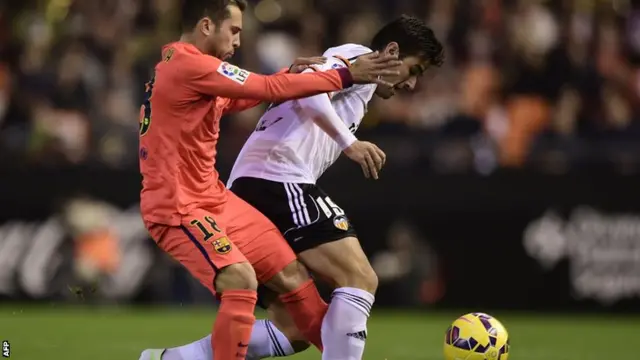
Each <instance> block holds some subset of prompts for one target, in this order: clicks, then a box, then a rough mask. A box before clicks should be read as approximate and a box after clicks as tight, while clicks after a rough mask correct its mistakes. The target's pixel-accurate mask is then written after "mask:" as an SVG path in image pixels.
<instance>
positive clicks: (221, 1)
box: [181, 0, 247, 30]
mask: <svg viewBox="0 0 640 360" xmlns="http://www.w3.org/2000/svg"><path fill="white" fill-rule="evenodd" d="M229 6H237V7H238V8H239V9H240V11H244V10H245V9H246V8H247V1H246V0H182V18H181V20H182V30H192V29H193V28H194V27H195V26H196V24H198V21H200V20H201V19H202V18H204V17H209V18H211V20H213V21H214V22H216V23H219V22H221V21H222V20H224V19H227V18H228V17H229V16H230V13H229V8H228V7H229Z"/></svg>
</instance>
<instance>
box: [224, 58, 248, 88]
mask: <svg viewBox="0 0 640 360" xmlns="http://www.w3.org/2000/svg"><path fill="white" fill-rule="evenodd" d="M218 72H219V73H220V74H222V75H224V76H225V77H228V78H229V79H231V80H233V81H235V82H237V83H238V84H240V85H244V83H245V82H247V79H248V78H249V75H250V74H251V73H250V72H248V71H247V70H244V69H240V68H239V67H237V66H235V65H231V64H229V63H227V62H223V63H222V64H220V67H219V68H218Z"/></svg>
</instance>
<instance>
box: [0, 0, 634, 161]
mask: <svg viewBox="0 0 640 360" xmlns="http://www.w3.org/2000/svg"><path fill="white" fill-rule="evenodd" d="M249 3H250V8H249V9H248V11H247V12H246V14H245V18H244V20H245V24H244V31H243V35H242V48H241V51H239V52H238V53H237V55H236V57H235V58H234V59H233V62H235V63H237V64H238V65H241V66H243V67H245V68H247V69H249V70H252V71H256V72H261V73H273V72H275V71H277V70H278V69H280V68H282V67H285V66H288V64H289V63H290V62H291V61H292V60H293V59H294V58H295V57H297V56H312V55H318V54H321V53H322V52H323V51H324V49H326V48H327V47H330V46H333V45H336V44H341V43H346V42H355V43H361V44H365V45H367V44H369V42H370V40H371V38H372V36H373V34H375V32H376V31H377V29H378V28H379V27H380V26H381V25H382V24H384V23H385V22H386V21H388V20H390V19H392V18H393V17H395V16H397V15H399V14H402V13H407V14H411V15H414V16H418V17H421V18H424V19H425V20H426V21H427V22H428V23H429V24H430V25H431V26H432V28H433V29H434V30H435V32H436V34H438V36H439V38H440V39H441V40H442V41H443V42H444V43H446V62H445V65H444V66H443V67H442V68H440V69H437V71H435V72H434V73H433V74H429V76H427V77H425V78H424V79H422V81H421V83H420V84H419V87H418V89H417V91H416V93H415V94H411V95H408V94H407V95H405V94H402V95H399V96H397V97H395V98H393V99H391V100H387V101H382V100H379V99H377V100H376V101H375V104H374V106H371V107H370V109H369V112H368V114H367V119H366V121H365V122H364V124H363V130H362V131H363V132H365V134H364V135H363V136H372V137H389V138H391V137H398V138H402V137H403V136H405V135H408V134H410V135H412V136H411V139H413V140H412V141H415V142H417V143H419V142H420V141H421V139H422V141H433V142H435V143H438V144H442V146H441V147H439V148H438V149H437V150H439V151H435V153H436V154H442V157H443V158H444V159H445V161H449V160H446V159H450V161H456V159H458V158H459V157H458V156H455V155H452V154H457V153H460V152H461V153H463V154H465V153H469V154H471V155H469V157H470V158H475V159H476V160H477V159H478V157H482V156H484V158H490V159H492V160H490V161H489V160H487V161H485V165H486V164H487V163H491V164H494V165H492V166H493V167H496V166H506V167H522V166H544V167H545V168H550V169H556V170H558V171H562V169H565V170H566V169H567V168H570V167H571V166H570V165H575V166H580V165H589V164H593V163H609V164H610V165H612V168H613V169H616V170H619V171H623V172H624V171H626V172H633V171H640V148H639V144H640V141H639V140H640V122H639V121H638V120H639V119H638V117H639V115H640V101H639V100H640V98H639V95H640V72H639V71H638V70H640V67H639V65H640V1H636V0H546V1H545V0H421V1H416V0H351V1H343V0H253V1H249ZM178 5H179V0H91V1H87V0H84V1H82V0H19V1H18V0H3V1H2V2H0V158H1V159H3V161H4V162H14V163H17V162H19V163H21V164H37V165H41V166H57V165H59V164H69V163H71V164H84V163H90V164H100V165H106V166H112V167H134V166H136V164H137V151H136V147H137V134H138V112H139V106H140V104H141V102H142V100H141V98H142V96H143V93H144V83H145V82H146V81H147V80H148V78H149V74H150V69H151V68H152V67H153V65H154V63H155V62H156V61H157V60H158V58H159V56H160V48H161V46H162V45H163V44H164V43H167V42H170V41H172V40H175V39H177V38H178V36H179V33H178V26H177V24H178V19H177V18H178V16H179V7H178ZM263 109H264V108H258V109H254V110H250V111H246V112H244V113H242V114H239V115H237V116H235V117H234V118H233V119H228V120H225V121H224V124H223V125H224V127H223V131H224V132H225V136H226V137H229V138H233V139H237V141H239V142H241V141H242V140H243V139H244V138H245V137H246V136H247V134H248V133H249V132H250V131H251V130H252V129H253V127H254V125H255V123H256V122H257V119H258V118H259V116H260V114H261V111H262V110H263ZM416 134H419V135H421V134H423V135H424V136H416ZM479 144H480V145H479ZM419 145H420V144H416V146H419ZM483 154H484V155H483ZM221 156H225V152H224V151H223V152H221ZM230 156H233V155H230ZM463 157H464V156H463ZM475 163H476V164H478V161H475ZM541 164H543V165H541ZM478 166H479V165H478ZM492 166H489V167H492ZM486 167H487V166H485V168H486ZM476 170H478V168H477V169H476Z"/></svg>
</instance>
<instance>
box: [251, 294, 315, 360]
mask: <svg viewBox="0 0 640 360" xmlns="http://www.w3.org/2000/svg"><path fill="white" fill-rule="evenodd" d="M258 294H259V295H258V298H259V301H260V305H261V306H262V307H264V308H266V310H267V314H268V316H267V319H264V320H258V321H256V325H255V326H254V327H253V333H252V334H251V343H250V344H249V350H248V351H247V360H258V359H264V358H268V357H283V356H289V355H293V354H295V353H299V352H302V351H304V350H306V349H308V348H309V343H308V342H307V341H306V339H305V338H304V335H302V333H301V332H300V330H298V327H297V326H296V323H295V322H294V321H293V319H292V318H291V315H290V313H289V311H287V308H286V307H285V306H284V304H282V303H281V302H280V301H279V300H278V295H277V294H276V293H275V292H273V291H271V290H269V289H267V288H266V287H264V286H259V287H258Z"/></svg>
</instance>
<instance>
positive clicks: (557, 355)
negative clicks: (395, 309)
mask: <svg viewBox="0 0 640 360" xmlns="http://www.w3.org/2000/svg"><path fill="white" fill-rule="evenodd" d="M214 314H215V313H214V312H213V311H207V310H182V309H171V310H168V309H114V308H109V309H92V308H57V307H48V308H31V307H25V308H20V307H18V306H4V307H0V339H1V340H5V339H6V340H9V341H10V342H11V350H12V356H11V359H16V360H40V359H42V360H58V359H60V360H137V359H138V355H139V353H140V351H141V350H143V349H145V348H149V347H169V346H175V345H179V344H183V343H187V342H190V341H192V340H195V339H197V338H200V337H202V336H204V334H205V333H207V332H208V331H209V329H210V326H211V321H212V319H213V316H214ZM457 315H459V314H442V313H433V312H424V313H420V312H417V313H385V312H382V311H377V312H375V313H374V315H373V316H372V317H371V319H370V322H369V339H368V341H367V351H366V354H365V359H366V360H385V359H388V360H418V359H423V360H438V359H442V355H441V352H442V339H443V336H444V331H445V329H446V328H447V326H448V325H449V323H450V322H451V321H452V320H453V319H454V318H455V317H456V316H457ZM494 315H497V316H498V317H499V318H500V319H501V320H502V322H503V323H504V324H505V326H506V327H507V328H508V330H509V332H510V336H511V345H512V352H511V354H510V359H511V360H617V359H635V358H638V356H640V355H638V350H637V349H635V345H637V344H636V343H635V341H638V340H637V339H638V338H639V336H640V317H615V318H614V317H608V318H607V317H584V316H582V317H577V316H574V317H569V316H563V317H559V316H542V315H517V314H509V313H505V314H500V313H498V314H494ZM312 359H315V360H319V359H320V355H319V353H318V352H317V351H316V350H314V349H309V350H307V351H306V352H304V353H302V354H299V355H296V356H295V357H294V358H293V359H292V360H312Z"/></svg>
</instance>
